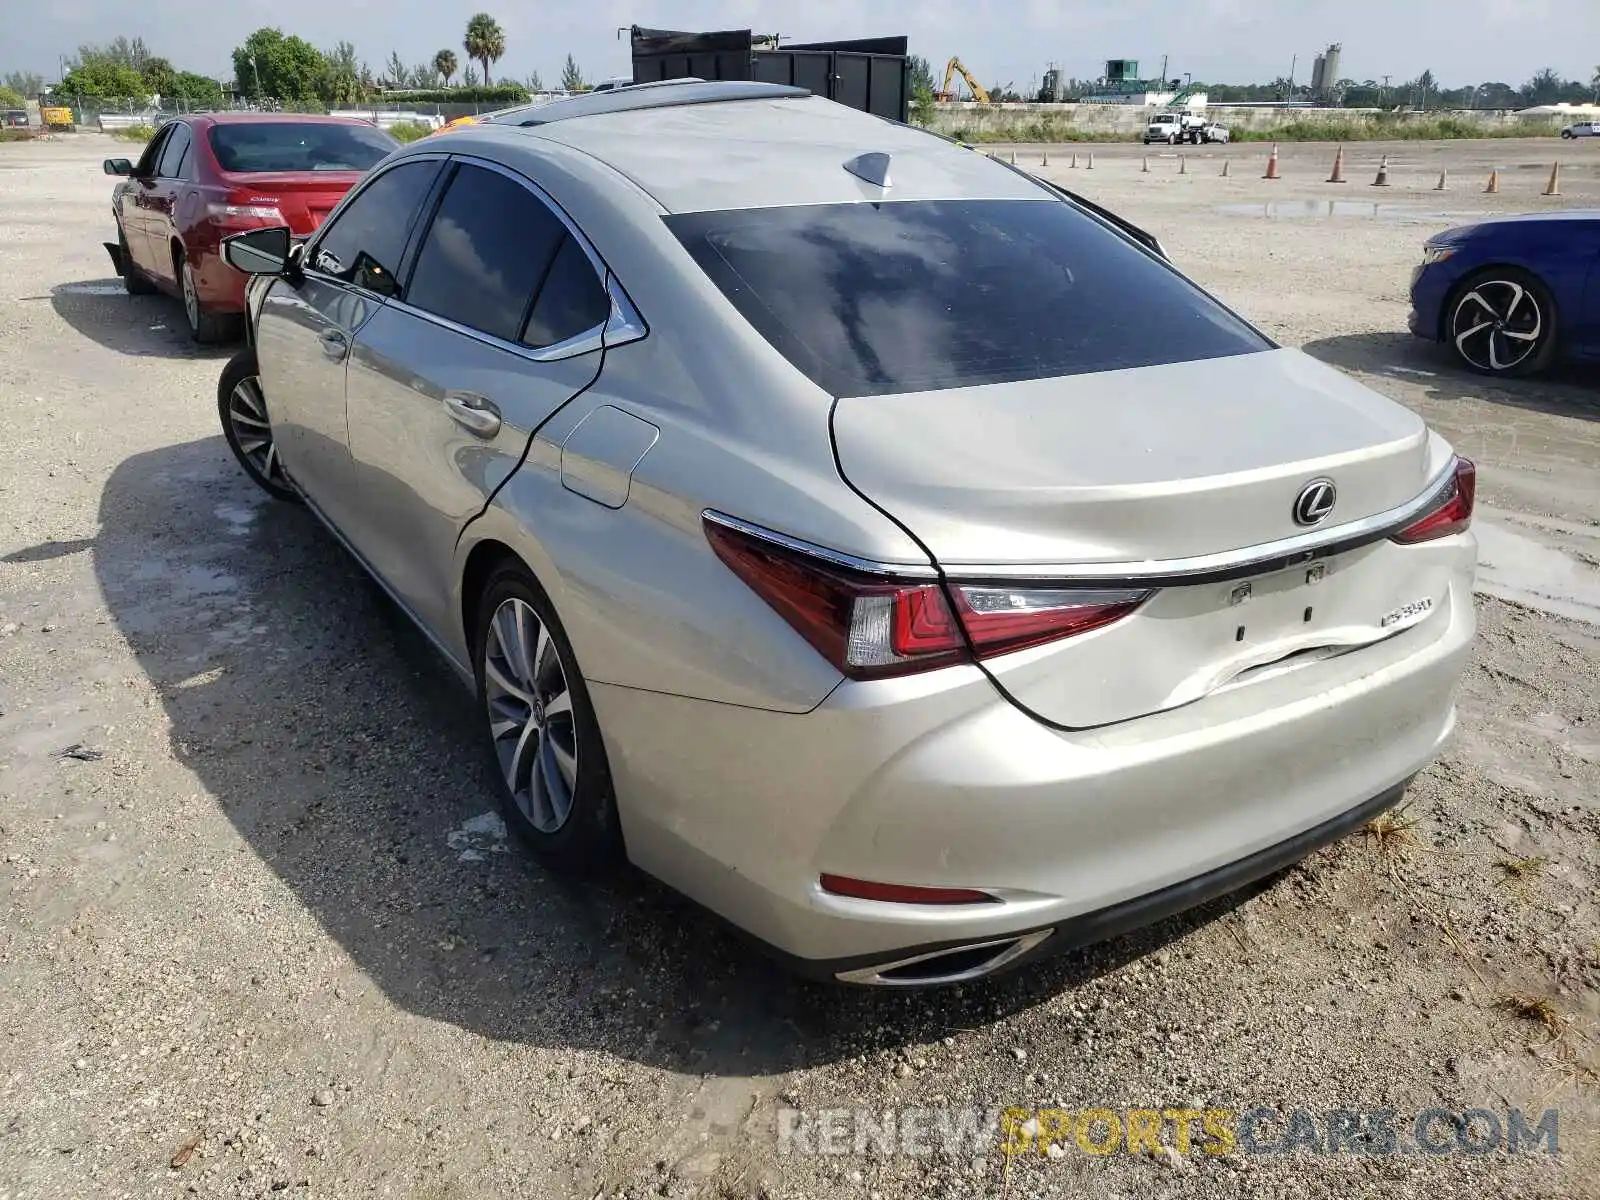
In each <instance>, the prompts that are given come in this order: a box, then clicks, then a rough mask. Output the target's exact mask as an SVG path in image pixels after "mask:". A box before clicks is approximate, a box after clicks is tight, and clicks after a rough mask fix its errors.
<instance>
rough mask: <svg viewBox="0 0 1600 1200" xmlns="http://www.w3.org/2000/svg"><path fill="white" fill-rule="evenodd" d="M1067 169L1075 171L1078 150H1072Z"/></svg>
mask: <svg viewBox="0 0 1600 1200" xmlns="http://www.w3.org/2000/svg"><path fill="white" fill-rule="evenodd" d="M1068 169H1069V170H1073V171H1076V170H1077V169H1078V152H1077V151H1076V150H1074V151H1073V152H1072V162H1071V164H1070V165H1069V167H1068Z"/></svg>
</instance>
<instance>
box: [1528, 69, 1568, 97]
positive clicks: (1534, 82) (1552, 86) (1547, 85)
mask: <svg viewBox="0 0 1600 1200" xmlns="http://www.w3.org/2000/svg"><path fill="white" fill-rule="evenodd" d="M1561 90H1562V89H1561V76H1559V75H1557V74H1556V73H1555V72H1554V71H1553V70H1551V69H1550V68H1549V67H1543V68H1541V69H1540V70H1538V71H1535V72H1534V73H1533V78H1532V79H1530V80H1528V82H1527V83H1525V84H1523V85H1522V98H1523V100H1524V101H1526V102H1527V103H1528V104H1529V105H1534V104H1554V103H1555V102H1556V101H1557V100H1559V99H1561Z"/></svg>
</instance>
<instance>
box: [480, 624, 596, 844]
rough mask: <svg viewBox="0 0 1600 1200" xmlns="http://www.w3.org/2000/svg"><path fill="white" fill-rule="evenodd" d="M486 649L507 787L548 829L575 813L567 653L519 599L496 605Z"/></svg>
mask: <svg viewBox="0 0 1600 1200" xmlns="http://www.w3.org/2000/svg"><path fill="white" fill-rule="evenodd" d="M484 640H485V646H484V650H483V656H484V658H483V677H484V698H485V701H486V703H487V705H488V709H489V733H490V736H491V737H492V738H493V739H494V751H495V757H496V759H497V760H498V761H499V764H500V774H501V776H502V778H504V780H505V783H506V788H507V790H508V791H510V793H511V796H512V799H513V800H514V801H515V802H516V805H517V808H518V809H519V810H521V812H522V814H523V816H525V817H527V819H528V821H529V822H530V823H531V824H532V825H533V827H534V828H535V829H537V830H538V831H539V832H540V833H547V834H548V833H555V832H556V831H557V830H559V829H560V828H561V827H562V826H563V825H565V824H566V823H567V819H568V818H569V817H570V816H571V815H572V802H573V796H574V794H575V793H576V791H577V787H578V730H577V724H576V721H575V719H574V716H573V709H572V689H571V687H570V685H569V682H568V679H567V668H566V664H565V663H564V662H562V658H561V651H560V649H559V648H558V647H557V645H556V643H555V639H554V638H552V637H551V636H550V630H549V629H548V628H546V627H545V625H544V622H542V621H541V620H540V619H539V615H538V614H537V613H536V612H534V610H533V607H532V606H531V605H529V604H528V603H527V602H526V601H524V600H520V599H518V598H516V597H514V596H513V597H511V598H509V599H507V600H505V601H503V602H502V603H501V604H500V606H499V607H498V608H497V609H495V613H494V617H493V618H492V619H491V620H490V622H489V628H488V634H487V637H486V638H485V639H484Z"/></svg>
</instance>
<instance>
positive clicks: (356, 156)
mask: <svg viewBox="0 0 1600 1200" xmlns="http://www.w3.org/2000/svg"><path fill="white" fill-rule="evenodd" d="M210 136H211V152H212V153H213V154H215V155H216V156H217V165H218V166H220V167H221V168H222V169H223V170H224V171H230V172H236V173H240V174H252V173H260V172H266V171H365V170H366V169H367V168H368V167H370V166H372V165H373V164H374V163H376V162H377V161H378V160H379V159H380V158H382V157H383V156H384V155H386V154H388V153H389V151H391V150H393V149H394V148H395V147H397V146H399V145H400V143H399V142H397V141H395V140H394V138H392V137H390V136H389V135H388V134H387V133H385V132H383V130H381V129H379V128H378V127H377V126H375V125H342V124H340V123H338V122H336V121H241V122H240V123H238V124H237V125H213V126H212V127H211V135H210Z"/></svg>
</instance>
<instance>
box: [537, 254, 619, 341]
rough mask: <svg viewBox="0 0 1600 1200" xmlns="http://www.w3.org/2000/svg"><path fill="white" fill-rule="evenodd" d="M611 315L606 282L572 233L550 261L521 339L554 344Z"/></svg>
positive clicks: (584, 330)
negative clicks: (551, 261) (601, 280)
mask: <svg viewBox="0 0 1600 1200" xmlns="http://www.w3.org/2000/svg"><path fill="white" fill-rule="evenodd" d="M610 315H611V301H610V300H609V299H607V298H606V289H605V285H603V284H602V283H601V282H600V276H598V275H596V274H595V270H594V266H593V264H591V263H590V262H589V256H588V255H587V254H585V253H584V252H583V247H582V246H580V245H578V243H577V241H576V240H575V239H574V238H573V237H572V236H571V235H570V234H569V235H568V236H567V238H566V240H565V241H563V242H562V243H561V249H560V250H559V251H558V252H557V253H556V259H555V262H553V263H551V264H550V273H549V274H548V275H546V276H545V281H544V286H543V287H542V288H540V289H539V298H538V299H537V300H536V301H534V304H533V313H532V315H531V316H529V318H528V328H527V331H526V332H525V333H523V335H522V340H523V341H524V342H526V343H527V344H528V345H530V346H534V347H540V346H553V345H555V344H556V343H557V342H564V341H566V340H567V339H568V338H569V337H576V336H577V335H578V334H580V333H584V332H586V331H588V330H590V329H593V328H594V327H595V326H596V325H600V324H602V323H604V321H605V319H606V318H607V317H608V316H610Z"/></svg>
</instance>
